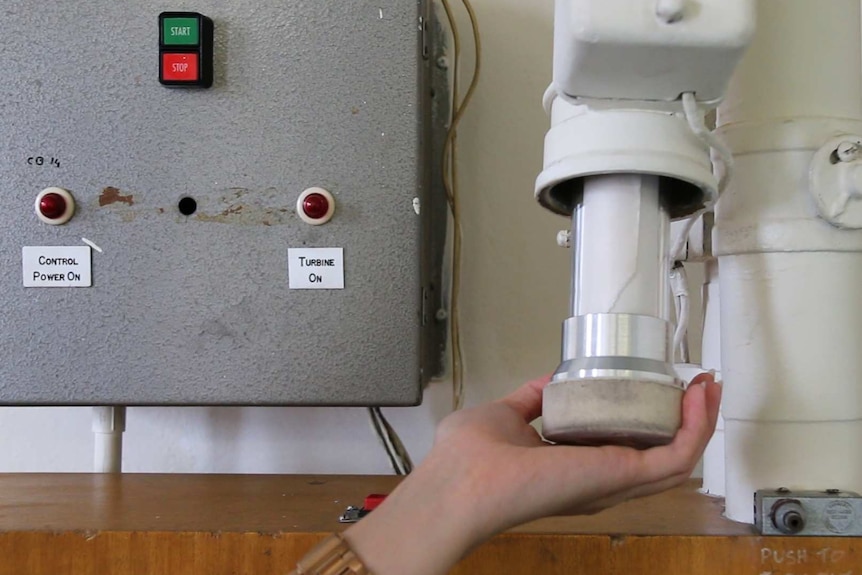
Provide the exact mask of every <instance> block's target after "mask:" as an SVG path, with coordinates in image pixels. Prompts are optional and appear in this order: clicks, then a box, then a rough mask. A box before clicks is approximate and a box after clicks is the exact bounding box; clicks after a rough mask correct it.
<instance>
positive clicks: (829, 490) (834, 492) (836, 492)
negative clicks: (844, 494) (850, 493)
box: [826, 489, 841, 495]
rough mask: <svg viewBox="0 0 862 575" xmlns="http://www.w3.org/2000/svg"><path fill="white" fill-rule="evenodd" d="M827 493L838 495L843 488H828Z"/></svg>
mask: <svg viewBox="0 0 862 575" xmlns="http://www.w3.org/2000/svg"><path fill="white" fill-rule="evenodd" d="M826 493H828V494H829V495H838V494H839V493H841V490H840V489H827V490H826Z"/></svg>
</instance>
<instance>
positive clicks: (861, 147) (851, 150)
mask: <svg viewBox="0 0 862 575" xmlns="http://www.w3.org/2000/svg"><path fill="white" fill-rule="evenodd" d="M860 154H862V144H860V143H859V142H851V141H847V142H841V143H840V144H838V148H837V149H836V150H835V156H836V157H837V158H838V161H839V162H853V161H855V160H857V159H858V158H859V155H860Z"/></svg>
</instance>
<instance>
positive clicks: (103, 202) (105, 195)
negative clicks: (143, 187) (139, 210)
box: [99, 186, 135, 208]
mask: <svg viewBox="0 0 862 575" xmlns="http://www.w3.org/2000/svg"><path fill="white" fill-rule="evenodd" d="M116 203H121V204H128V205H130V206H131V205H133V204H134V203H135V198H134V196H132V195H131V194H129V195H127V196H124V195H123V194H122V193H121V192H120V190H118V189H117V188H114V187H111V186H108V187H107V188H105V189H104V190H102V194H101V195H100V196H99V207H100V208H103V207H105V206H109V205H111V204H116Z"/></svg>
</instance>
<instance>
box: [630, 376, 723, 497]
mask: <svg viewBox="0 0 862 575" xmlns="http://www.w3.org/2000/svg"><path fill="white" fill-rule="evenodd" d="M695 382H696V383H698V384H700V383H703V384H704V385H694V383H695ZM720 402H721V386H720V385H719V384H717V383H715V381H714V378H713V377H712V376H711V375H704V376H698V378H695V381H694V382H693V385H691V386H689V388H688V390H687V391H686V393H685V397H684V398H683V405H682V427H681V428H680V430H679V432H677V434H676V437H675V438H674V440H673V442H672V443H671V444H670V445H666V446H663V447H656V448H653V449H650V450H647V451H644V452H642V460H641V462H640V463H641V466H642V470H643V479H644V482H645V483H653V482H658V481H663V480H664V479H665V478H667V477H672V476H675V475H680V474H685V473H689V472H690V471H691V469H693V468H694V466H695V465H696V464H697V462H698V460H699V459H700V457H701V456H702V455H703V452H704V450H705V449H706V445H707V443H708V442H709V439H710V438H711V437H712V434H713V432H714V431H715V424H716V421H717V420H718V408H719V404H720Z"/></svg>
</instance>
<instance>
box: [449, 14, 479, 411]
mask: <svg viewBox="0 0 862 575" xmlns="http://www.w3.org/2000/svg"><path fill="white" fill-rule="evenodd" d="M441 3H442V5H443V9H444V10H445V12H446V18H447V20H448V21H449V28H450V30H451V33H452V38H453V48H454V55H455V58H454V62H453V68H452V73H453V80H452V112H451V120H450V125H449V130H448V133H447V134H446V141H445V144H444V146H443V187H444V188H445V190H446V198H447V201H448V203H449V209H450V212H451V214H452V226H453V234H452V235H453V239H452V286H451V295H450V304H449V307H450V313H449V328H450V335H449V337H450V344H451V354H452V387H453V397H452V408H453V410H455V411H457V410H459V409H461V408H462V407H463V405H464V361H463V348H462V345H461V326H460V316H461V308H460V293H461V262H462V253H461V252H462V244H463V230H462V223H461V202H460V193H459V191H460V189H459V179H458V159H457V158H458V126H459V125H460V123H461V120H462V119H463V117H464V112H465V111H466V109H467V107H468V106H469V105H470V102H471V101H472V99H473V96H474V95H475V92H476V88H477V86H478V84H479V78H480V76H481V69H482V38H481V33H480V30H479V21H478V17H477V16H476V12H475V10H474V8H473V5H472V3H471V2H470V0H461V4H462V5H463V6H464V9H465V10H466V11H467V14H468V16H469V19H470V27H471V30H472V35H473V41H474V47H475V63H474V68H473V75H472V78H471V80H470V84H469V86H468V88H467V91H466V93H465V94H464V98H463V99H461V94H460V70H461V34H460V31H459V29H458V24H457V21H456V18H455V14H454V11H453V10H452V5H451V3H450V1H449V0H441Z"/></svg>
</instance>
